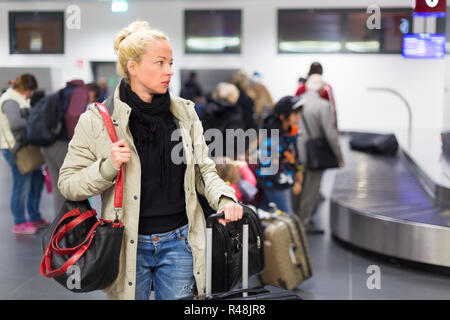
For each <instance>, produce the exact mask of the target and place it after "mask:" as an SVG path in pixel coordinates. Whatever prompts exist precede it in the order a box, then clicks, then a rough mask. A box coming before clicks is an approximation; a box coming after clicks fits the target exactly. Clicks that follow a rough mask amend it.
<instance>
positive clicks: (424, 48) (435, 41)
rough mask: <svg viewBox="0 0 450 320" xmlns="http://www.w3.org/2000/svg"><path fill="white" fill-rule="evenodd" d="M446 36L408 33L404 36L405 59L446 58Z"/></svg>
mask: <svg viewBox="0 0 450 320" xmlns="http://www.w3.org/2000/svg"><path fill="white" fill-rule="evenodd" d="M445 42H446V37H445V34H429V33H408V34H404V35H403V50H402V54H403V57H405V58H416V59H420V58H422V59H439V58H444V57H445Z"/></svg>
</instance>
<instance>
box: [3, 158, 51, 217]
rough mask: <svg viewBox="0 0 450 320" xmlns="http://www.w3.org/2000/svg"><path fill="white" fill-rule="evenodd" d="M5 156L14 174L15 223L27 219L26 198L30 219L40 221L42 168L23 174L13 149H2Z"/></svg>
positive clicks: (12, 209) (13, 211) (42, 185)
mask: <svg viewBox="0 0 450 320" xmlns="http://www.w3.org/2000/svg"><path fill="white" fill-rule="evenodd" d="M2 153H3V157H4V158H5V160H6V162H7V163H8V164H9V166H10V167H11V170H12V175H13V189H12V194H11V202H10V206H11V211H12V214H13V216H14V223H15V224H20V223H24V222H26V221H27V219H26V218H25V200H26V201H27V210H28V216H29V218H30V221H39V220H40V219H42V218H41V214H40V212H39V204H40V202H41V192H42V188H43V187H44V175H43V174H42V171H41V169H36V170H35V171H32V172H30V173H27V174H21V173H20V172H19V169H18V168H17V166H16V163H15V162H14V159H13V157H12V155H11V151H9V150H7V149H2Z"/></svg>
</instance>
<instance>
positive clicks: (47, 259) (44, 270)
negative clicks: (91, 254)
mask: <svg viewBox="0 0 450 320" xmlns="http://www.w3.org/2000/svg"><path fill="white" fill-rule="evenodd" d="M93 213H94V214H95V211H94V210H89V211H87V212H85V213H83V214H81V211H80V209H79V208H76V209H74V210H71V211H69V212H68V213H66V214H65V215H64V216H63V217H62V218H61V219H60V220H59V221H58V223H57V225H56V227H55V228H54V229H53V232H52V236H51V238H50V239H51V240H50V243H49V245H48V246H47V248H46V249H45V253H44V257H43V258H42V261H41V265H40V272H41V275H43V276H45V277H57V276H60V275H62V274H64V273H65V272H66V271H67V269H68V268H69V267H70V266H71V265H73V264H74V263H75V262H77V261H78V259H80V258H81V256H82V255H83V254H84V253H85V252H86V250H87V249H88V248H89V246H90V245H91V242H92V239H93V238H94V235H95V229H96V228H97V226H98V225H99V224H100V223H101V221H97V222H96V223H95V224H94V225H93V226H92V228H91V230H90V231H89V233H88V234H87V236H86V238H85V239H84V240H83V241H82V243H81V244H80V245H79V246H77V247H75V248H67V249H61V250H60V248H59V247H58V248H59V249H56V250H55V248H54V242H55V239H56V238H58V239H59V240H58V242H59V241H60V240H61V239H62V237H63V236H62V237H61V236H60V235H59V234H64V235H65V234H66V233H67V231H69V230H68V228H67V225H64V226H63V227H62V228H59V226H60V225H61V224H62V223H63V222H64V221H65V220H67V219H69V218H73V217H77V216H78V217H77V218H75V219H74V220H73V221H75V220H76V221H77V222H78V223H81V222H82V221H84V220H86V219H88V218H90V217H92V214H93ZM73 221H72V222H73ZM68 225H71V229H72V228H74V227H75V224H71V223H69V224H68ZM58 229H59V230H58ZM57 230H58V231H57ZM52 252H55V253H57V254H59V252H61V254H73V256H72V257H70V259H68V260H67V261H66V262H65V263H64V264H63V265H62V266H61V267H60V268H57V269H55V270H52V268H51V261H52Z"/></svg>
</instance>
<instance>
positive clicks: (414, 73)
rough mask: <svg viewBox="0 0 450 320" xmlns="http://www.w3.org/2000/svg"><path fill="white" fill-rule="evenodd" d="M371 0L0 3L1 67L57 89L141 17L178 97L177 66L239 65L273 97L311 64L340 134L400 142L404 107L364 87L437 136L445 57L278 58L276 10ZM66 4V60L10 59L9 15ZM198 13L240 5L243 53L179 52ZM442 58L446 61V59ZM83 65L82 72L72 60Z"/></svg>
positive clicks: (391, 2) (107, 56)
mask: <svg viewBox="0 0 450 320" xmlns="http://www.w3.org/2000/svg"><path fill="white" fill-rule="evenodd" d="M372 3H373V1H372V0H370V1H366V0H358V1H356V0H341V1H339V2H337V1H335V0H296V1H294V0H277V1H268V0H265V1H264V0H246V1H235V0H229V1H220V0H211V1H179V0H165V1H129V11H128V12H127V13H111V11H110V8H109V2H108V3H104V2H96V1H89V2H87V1H81V2H79V1H71V2H69V1H67V2H66V1H64V2H62V1H58V2H57V1H54V2H39V1H37V2H31V3H28V2H27V3H24V2H17V3H13V2H6V3H5V2H4V3H0V21H2V22H1V23H0V39H2V41H1V42H0V66H24V65H29V66H49V67H51V68H52V76H53V86H54V88H55V89H57V88H59V87H61V86H63V85H64V83H65V81H67V80H70V79H74V78H82V79H84V80H85V81H91V80H92V74H91V70H90V68H89V61H95V60H97V61H99V60H100V61H108V60H110V61H114V60H115V58H116V56H115V53H114V50H113V46H112V42H113V39H114V35H115V33H116V32H117V31H119V30H120V29H121V28H122V27H124V26H126V25H127V24H128V23H129V22H131V21H133V20H135V19H144V20H147V21H149V22H150V25H151V26H154V27H156V28H158V29H161V30H162V31H164V32H165V33H166V34H167V35H168V36H169V38H170V39H171V44H172V47H173V50H174V60H175V64H174V68H175V76H174V78H173V81H172V83H173V85H172V91H173V92H176V93H178V92H179V88H180V84H179V73H178V72H177V71H178V69H179V68H203V69H204V68H227V67H229V68H241V69H244V70H246V71H247V72H249V73H252V72H253V71H255V70H258V71H259V72H261V73H262V74H263V79H264V82H265V83H266V85H267V86H268V88H269V90H270V91H271V93H272V95H273V96H274V98H275V99H279V98H281V97H282V96H284V95H288V94H293V93H294V92H295V89H296V84H297V79H298V77H299V76H301V75H304V74H305V73H306V72H307V70H308V68H309V65H310V63H311V62H312V61H314V60H318V61H320V62H322V64H323V66H324V70H325V72H324V77H325V78H326V80H327V81H328V82H329V83H331V84H332V85H333V87H334V91H335V95H336V100H337V106H338V117H339V126H340V128H341V129H344V130H370V131H380V132H387V131H394V132H396V133H397V135H398V138H399V140H400V141H401V142H402V143H405V142H406V123H407V119H406V115H407V113H406V110H405V108H404V106H403V105H402V102H401V101H400V100H399V99H398V98H397V97H395V96H393V95H390V94H388V93H376V92H369V91H368V90H367V87H369V86H377V87H379V86H387V87H390V88H393V89H395V90H398V91H399V92H400V93H401V94H402V95H404V97H405V98H406V99H407V100H408V101H409V103H410V105H411V108H412V110H413V116H414V118H413V126H414V130H415V132H416V133H418V132H421V131H422V130H427V131H429V132H431V134H432V135H434V134H435V133H436V134H438V133H439V132H440V131H441V129H442V126H443V120H442V118H443V105H444V78H445V70H446V61H445V60H406V59H404V58H402V56H401V55H400V54H396V55H353V54H345V55H343V54H328V55H326V54H325V55H312V54H311V55H307V54H306V55H298V54H287V55H286V54H285V55H279V54H277V38H276V35H277V29H276V28H277V26H276V16H277V9H278V8H312V7H316V8H319V7H327V8H331V7H337V4H339V7H341V8H342V7H361V8H367V7H368V6H369V5H371V4H372ZM377 3H378V4H380V6H381V9H382V10H383V8H386V7H399V6H400V7H408V6H409V5H410V3H411V1H410V0H383V1H381V0H378V1H377ZM70 4H77V5H79V7H80V8H81V29H80V30H67V29H66V34H65V41H66V45H65V52H66V53H65V54H64V55H42V56H36V55H10V54H9V47H8V23H7V21H8V16H7V12H8V10H46V9H49V10H50V9H51V10H55V9H61V10H64V9H65V8H66V7H67V6H68V5H70ZM196 8H206V9H208V8H209V9H213V8H237V9H239V8H241V9H242V10H243V39H242V41H243V47H242V54H241V55H210V56H209V55H185V54H184V53H183V47H184V46H183V10H184V9H196ZM361 27H362V28H364V27H365V26H361ZM447 59H448V58H447ZM78 60H83V61H84V68H79V67H77V61H78Z"/></svg>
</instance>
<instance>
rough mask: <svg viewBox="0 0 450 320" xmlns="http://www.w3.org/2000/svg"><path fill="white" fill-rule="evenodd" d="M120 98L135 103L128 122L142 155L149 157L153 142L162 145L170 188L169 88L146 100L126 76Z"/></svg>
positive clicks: (162, 179) (162, 161)
mask: <svg viewBox="0 0 450 320" xmlns="http://www.w3.org/2000/svg"><path fill="white" fill-rule="evenodd" d="M120 100H122V101H123V102H125V103H127V104H128V105H129V106H130V107H131V114H130V119H129V123H128V125H129V128H130V131H131V134H132V135H133V140H134V144H135V146H136V149H137V151H138V154H139V156H140V157H141V158H144V159H145V157H146V156H150V155H149V147H150V146H151V145H155V144H156V145H158V146H159V148H158V149H159V160H160V166H161V170H160V183H161V185H162V187H163V188H164V189H167V188H168V185H169V181H170V177H169V174H170V172H169V171H170V170H169V161H170V158H169V146H168V144H169V136H168V130H167V122H168V121H170V119H171V117H172V115H171V113H170V94H169V91H167V92H166V93H165V94H160V95H154V96H153V99H152V101H151V102H144V101H142V99H141V98H139V96H138V95H137V94H136V93H134V92H133V91H132V90H131V87H130V85H129V84H127V83H126V82H125V81H124V80H122V82H121V84H120ZM141 160H143V159H141ZM141 166H145V163H141Z"/></svg>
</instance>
